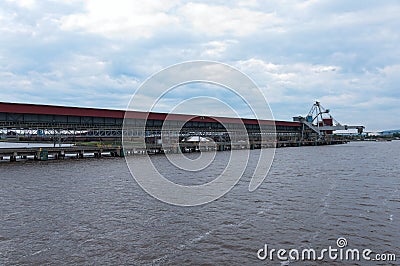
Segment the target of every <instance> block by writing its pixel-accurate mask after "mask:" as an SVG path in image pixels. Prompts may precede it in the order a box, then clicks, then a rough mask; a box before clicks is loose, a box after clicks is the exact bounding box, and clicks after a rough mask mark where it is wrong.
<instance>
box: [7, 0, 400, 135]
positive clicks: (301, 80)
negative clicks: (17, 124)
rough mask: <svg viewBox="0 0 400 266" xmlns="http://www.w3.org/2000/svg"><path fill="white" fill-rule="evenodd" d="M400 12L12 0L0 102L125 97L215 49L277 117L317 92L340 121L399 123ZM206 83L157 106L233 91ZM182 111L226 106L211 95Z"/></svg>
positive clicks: (290, 4)
mask: <svg viewBox="0 0 400 266" xmlns="http://www.w3.org/2000/svg"><path fill="white" fill-rule="evenodd" d="M399 14H400V2H399V1H390V0H387V1H368V0H364V1H348V0H332V1H328V0H326V1H316V0H307V1H286V0H280V1H279V0H276V1H275V0H271V1H257V0H243V1H241V0H238V1H218V0H214V1H178V0H176V1H175V0H171V1H152V0H147V1H128V0H126V1H125V0H113V1H101V0H87V1H77V0H68V1H67V0H59V1H50V0H41V1H35V0H4V1H1V2H0V102H20V103H37V104H51V105H68V106H82V107H97V108H110V109H124V108H126V106H127V104H128V103H129V100H130V98H131V96H132V94H133V93H135V91H136V90H137V89H138V87H139V86H140V85H141V84H142V83H143V82H144V81H145V80H146V79H147V78H148V77H149V76H151V75H153V74H154V73H156V72H158V71H160V70H162V69H164V68H166V67H168V66H171V65H174V64H177V63H180V62H184V61H190V60H211V61H218V62H222V63H225V64H229V65H231V66H233V67H235V68H237V69H239V70H240V71H242V72H243V73H245V74H246V75H248V76H249V77H250V78H251V79H252V80H254V82H255V83H256V84H257V86H258V87H259V88H260V89H261V90H262V92H263V94H264V95H265V96H266V98H267V100H268V103H269V105H270V107H271V110H272V113H273V115H274V117H275V118H276V119H280V120H291V119H292V116H298V115H306V114H307V113H308V111H309V110H310V108H311V106H312V104H313V103H314V101H316V100H319V101H320V102H321V104H322V105H323V106H324V107H325V108H329V109H330V110H331V114H332V115H333V116H334V118H335V119H336V120H338V121H340V122H341V123H342V124H348V125H365V126H366V130H367V131H376V130H384V129H398V128H400V85H399V84H400V45H399V44H400V16H399ZM199 86H200V85H199ZM199 86H183V87H181V88H178V89H177V90H176V91H175V92H174V93H171V94H170V95H167V96H166V97H165V99H164V101H163V105H160V107H159V108H160V109H159V110H157V111H168V110H167V109H168V108H171V106H169V107H168V103H169V102H177V101H178V102H179V101H185V100H186V99H188V98H191V97H200V96H204V95H202V94H205V95H206V96H210V97H214V98H215V99H217V100H218V99H225V98H230V96H229V94H228V93H227V92H224V91H223V89H222V88H216V86H204V88H202V89H199ZM246 97H252V93H251V92H249V93H248V95H246ZM254 97H255V96H254ZM231 102H232V105H233V107H234V108H236V107H237V109H238V113H239V114H240V115H242V114H243V115H245V116H246V112H243V113H242V111H243V109H242V107H240V103H239V102H240V101H238V100H237V99H236V100H235V99H233V100H232V101H231ZM235 104H237V106H235ZM163 108H165V110H164V109H163ZM138 109H140V108H138ZM180 112H187V113H193V112H196V113H197V112H204V113H205V114H214V115H223V114H224V112H225V111H224V110H222V109H219V108H218V106H215V107H214V105H212V104H211V103H210V104H207V103H206V102H204V104H203V105H202V106H197V107H196V106H195V104H191V105H188V106H187V107H186V108H181V109H180Z"/></svg>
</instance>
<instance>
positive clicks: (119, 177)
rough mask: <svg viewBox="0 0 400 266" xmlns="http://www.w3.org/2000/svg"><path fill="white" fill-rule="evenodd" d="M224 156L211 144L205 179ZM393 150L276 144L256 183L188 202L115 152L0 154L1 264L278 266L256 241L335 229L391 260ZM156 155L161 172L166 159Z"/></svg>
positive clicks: (398, 177)
mask: <svg viewBox="0 0 400 266" xmlns="http://www.w3.org/2000/svg"><path fill="white" fill-rule="evenodd" d="M257 152H258V151H257V150H254V151H252V154H253V155H252V156H255V157H256V155H257ZM228 155H229V153H228V152H219V153H217V160H216V163H215V164H214V165H213V166H212V167H209V168H207V169H206V170H204V171H205V172H203V174H202V175H201V177H202V178H204V180H205V181H206V180H207V179H212V178H213V175H214V173H215V172H218V170H220V169H218V168H219V167H223V163H222V162H224V161H226V159H227V156H228ZM399 155H400V141H397V142H396V141H393V142H382V143H377V142H373V143H370V142H356V143H350V144H346V145H337V146H319V147H301V148H282V149H277V152H276V156H275V161H274V163H273V166H272V168H271V171H270V173H269V175H268V177H267V178H266V180H265V181H264V183H263V184H262V185H261V186H260V188H259V189H257V190H256V191H254V192H251V193H250V192H248V184H249V176H248V175H247V174H246V175H245V176H244V177H243V178H242V179H241V180H240V182H239V183H238V184H237V185H236V187H235V188H234V189H233V190H231V191H230V192H229V193H227V194H226V195H225V196H224V197H222V198H220V199H218V200H217V201H214V202H212V203H209V204H206V205H203V206H198V207H190V208H188V207H176V206H171V205H168V204H165V203H162V202H160V201H158V200H156V199H154V198H152V197H151V196H149V195H148V194H146V193H145V192H144V191H143V190H142V189H141V188H140V187H139V186H138V185H137V183H136V182H135V181H134V180H133V178H132V177H131V176H130V173H129V171H128V168H127V166H126V163H125V160H124V159H122V158H107V159H84V160H74V159H68V160H62V161H47V162H17V163H1V164H0V184H1V187H0V203H1V205H0V210H1V220H0V265H15V264H38V265H39V264H52V265H58V264H97V265H109V264H113V265H118V264H133V265H142V264H145V265H148V264H156V265H158V264H167V265H182V264H220V265H221V264H222V265H243V264H246V265H254V264H260V265H266V264H271V265H280V263H279V262H278V261H277V260H275V261H273V262H271V261H260V260H258V259H257V250H258V249H260V248H262V247H263V246H264V244H268V245H269V246H270V247H273V248H276V249H279V248H286V249H290V248H297V249H302V248H307V247H308V248H310V247H312V248H315V249H322V248H327V247H328V246H329V245H331V246H335V244H336V239H337V238H338V237H345V238H346V239H347V241H348V243H349V246H350V247H353V248H359V249H363V248H369V249H371V250H373V251H374V252H380V253H384V252H390V253H396V254H397V256H398V257H397V261H396V262H394V263H398V262H399V260H400V258H399V255H400V250H399V247H400V192H399V188H400V167H399ZM193 156H194V155H193ZM153 161H154V163H155V164H157V165H159V166H161V167H162V168H163V169H165V170H164V171H165V172H167V173H168V168H166V167H167V164H168V163H167V160H166V158H164V157H162V156H155V157H153ZM219 162H221V163H219ZM164 166H165V167H164ZM173 171H174V170H171V172H170V178H172V179H174V177H176V179H177V180H180V181H182V180H184V181H186V182H188V183H198V181H199V178H200V176H199V175H196V174H192V175H181V174H179V173H175V172H173ZM338 263H339V262H338ZM359 263H360V265H364V264H365V263H364V262H359ZM289 264H291V265H292V264H293V265H299V264H302V263H300V262H291V263H289ZM305 264H306V265H312V262H307V263H305ZM325 264H326V265H332V264H334V262H331V261H326V262H325ZM349 264H352V265H353V264H354V262H351V263H350V262H349ZM387 264H389V263H388V262H386V263H382V265H387Z"/></svg>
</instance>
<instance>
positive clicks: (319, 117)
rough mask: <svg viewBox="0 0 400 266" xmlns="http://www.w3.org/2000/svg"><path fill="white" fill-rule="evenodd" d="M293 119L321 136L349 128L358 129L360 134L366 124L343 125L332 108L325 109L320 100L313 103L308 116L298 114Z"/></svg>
mask: <svg viewBox="0 0 400 266" xmlns="http://www.w3.org/2000/svg"><path fill="white" fill-rule="evenodd" d="M293 121H297V122H301V123H302V124H303V125H304V126H306V127H308V128H309V129H311V130H312V131H313V132H315V133H317V134H318V135H319V136H323V135H331V134H333V132H334V131H336V130H349V129H357V132H358V134H361V133H362V132H363V130H364V128H365V127H364V126H348V125H342V124H341V123H339V122H338V121H337V120H336V119H334V118H333V117H332V115H331V114H330V110H329V109H325V108H324V107H323V106H322V105H321V103H320V102H319V101H316V102H315V103H314V104H313V106H312V107H311V109H310V111H309V112H308V115H307V116H306V117H302V116H296V117H293ZM304 126H303V127H304Z"/></svg>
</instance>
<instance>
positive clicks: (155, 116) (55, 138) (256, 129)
mask: <svg viewBox="0 0 400 266" xmlns="http://www.w3.org/2000/svg"><path fill="white" fill-rule="evenodd" d="M327 114H328V115H329V110H327V109H324V108H323V107H322V106H321V105H320V104H319V102H316V103H315V104H314V106H313V108H312V109H311V111H310V113H309V114H308V115H307V116H306V117H305V118H304V117H295V118H294V121H292V122H289V121H272V120H256V119H248V118H229V117H209V116H196V115H183V114H166V113H155V112H150V113H147V112H138V111H122V110H109V109H94V108H78V107H65V106H51V105H36V104H19V103H4V102H0V137H1V138H11V139H13V138H14V139H18V140H24V141H47V142H52V143H54V147H55V146H57V144H59V143H63V142H65V143H71V142H73V143H79V142H80V141H110V140H114V141H119V143H121V142H120V141H121V139H122V138H125V139H127V140H128V141H130V142H129V143H131V144H132V145H130V148H131V149H130V150H127V151H126V152H125V155H126V154H129V153H137V152H155V153H162V152H167V151H168V152H174V151H177V149H180V150H181V151H193V150H199V147H200V146H201V145H200V143H196V142H195V141H187V140H189V139H191V140H193V138H191V137H195V136H198V137H199V142H202V141H201V140H205V139H207V140H210V141H211V142H213V145H214V147H208V146H207V145H206V146H205V147H206V149H209V148H215V149H218V150H226V149H234V148H250V149H256V148H263V147H271V146H275V147H282V146H302V145H323V144H336V143H343V140H342V139H337V138H335V137H334V136H333V135H332V133H333V131H334V130H342V129H345V130H347V129H351V128H356V129H357V130H358V132H359V133H360V132H362V129H363V128H364V127H363V126H342V125H341V124H339V123H338V122H336V121H335V120H334V119H333V118H332V117H331V116H330V117H328V118H324V117H322V115H327ZM241 126H243V127H244V130H240V127H241ZM165 136H175V140H176V141H175V143H172V142H171V143H170V144H171V145H170V146H168V145H167V146H166V141H165ZM245 140H246V141H245ZM141 142H142V143H145V147H143V146H140V145H139V146H137V147H136V146H135V143H141ZM173 145H175V146H173ZM177 145H178V146H177ZM166 147H167V148H166ZM124 148H125V147H124ZM135 148H138V149H135ZM60 152H61V150H60ZM115 154H121V153H115ZM0 156H1V154H0Z"/></svg>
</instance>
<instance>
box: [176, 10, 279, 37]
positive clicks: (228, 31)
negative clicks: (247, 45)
mask: <svg viewBox="0 0 400 266" xmlns="http://www.w3.org/2000/svg"><path fill="white" fill-rule="evenodd" d="M178 14H180V15H181V16H182V17H183V18H184V20H185V22H186V23H188V24H189V25H190V26H191V27H193V30H194V31H195V32H196V33H201V34H206V35H231V36H246V35H251V34H253V33H255V32H258V31H260V30H266V29H271V30H274V29H276V28H278V27H279V23H280V19H279V18H278V17H277V16H276V14H274V13H264V12H260V11H254V10H250V9H247V8H243V7H239V8H237V7H235V8H232V7H229V6H221V5H207V4H204V3H188V4H185V5H184V6H182V7H180V9H179V11H178Z"/></svg>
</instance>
